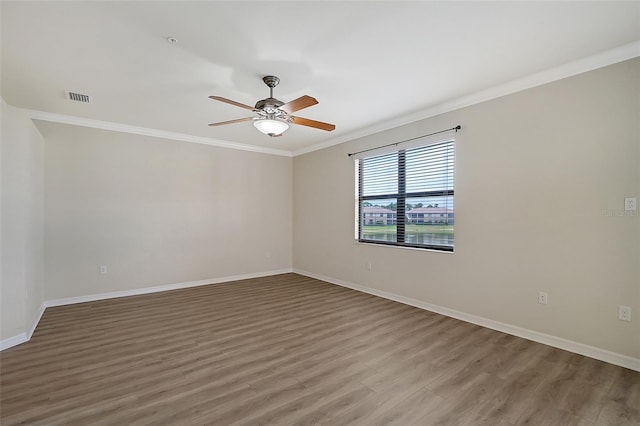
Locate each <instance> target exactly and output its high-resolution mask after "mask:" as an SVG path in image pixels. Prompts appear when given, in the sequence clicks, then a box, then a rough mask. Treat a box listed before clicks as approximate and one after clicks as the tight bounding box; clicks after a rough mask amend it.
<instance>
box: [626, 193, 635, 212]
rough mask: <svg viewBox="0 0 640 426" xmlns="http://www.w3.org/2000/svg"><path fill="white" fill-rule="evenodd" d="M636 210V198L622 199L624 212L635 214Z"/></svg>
mask: <svg viewBox="0 0 640 426" xmlns="http://www.w3.org/2000/svg"><path fill="white" fill-rule="evenodd" d="M636 209H637V200H636V197H627V198H625V199H624V211H626V212H635V211H636Z"/></svg>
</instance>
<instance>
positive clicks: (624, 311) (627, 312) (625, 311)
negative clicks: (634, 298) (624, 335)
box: [618, 305, 631, 321]
mask: <svg viewBox="0 0 640 426" xmlns="http://www.w3.org/2000/svg"><path fill="white" fill-rule="evenodd" d="M618 319H619V320H621V321H631V307H630V306H624V305H620V306H618Z"/></svg>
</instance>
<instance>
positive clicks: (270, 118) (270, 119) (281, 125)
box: [209, 75, 336, 137]
mask: <svg viewBox="0 0 640 426" xmlns="http://www.w3.org/2000/svg"><path fill="white" fill-rule="evenodd" d="M262 81H264V84H266V85H267V86H269V97H268V98H266V99H262V100H259V101H258V102H256V106H255V107H252V106H249V105H245V104H242V103H240V102H236V101H232V100H231V99H227V98H223V97H221V96H209V98H210V99H213V100H216V101H220V102H225V103H227V104H231V105H235V106H238V107H240V108H244V109H248V110H250V111H253V112H255V113H256V114H257V115H256V116H254V117H245V118H238V119H235V120H229V121H221V122H219V123H211V124H209V126H222V125H224V124H232V123H241V122H243V121H253V125H254V126H255V127H256V129H258V130H259V131H261V132H262V133H264V134H265V135H268V136H271V137H277V136H282V134H283V133H284V132H285V131H286V130H287V129H288V128H289V124H290V123H293V124H300V125H302V126H307V127H314V128H316V129H321V130H326V131H329V132H330V131H332V130H334V129H335V128H336V126H335V124H329V123H323V122H322V121H315V120H310V119H308V118H302V117H296V116H293V115H291V113H294V112H296V111H300V110H301V109H304V108H307V107H310V106H312V105H315V104H317V103H318V101H317V100H316V99H315V98H312V97H311V96H307V95H304V96H300V97H299V98H297V99H294V100H292V101H290V102H287V103H284V102H282V101H279V100H278V99H276V98H274V97H273V88H274V87H276V86H277V85H278V83H280V79H279V78H278V77H276V76H273V75H267V76H265V77H263V78H262Z"/></svg>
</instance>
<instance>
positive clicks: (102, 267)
mask: <svg viewBox="0 0 640 426" xmlns="http://www.w3.org/2000/svg"><path fill="white" fill-rule="evenodd" d="M106 273H107V265H102V266H100V275H106Z"/></svg>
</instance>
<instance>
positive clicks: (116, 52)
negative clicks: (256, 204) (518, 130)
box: [1, 1, 640, 152]
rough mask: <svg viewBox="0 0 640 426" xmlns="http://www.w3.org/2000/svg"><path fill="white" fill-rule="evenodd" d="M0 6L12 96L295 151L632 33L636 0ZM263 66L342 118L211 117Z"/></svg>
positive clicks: (33, 106) (253, 87)
mask: <svg viewBox="0 0 640 426" xmlns="http://www.w3.org/2000/svg"><path fill="white" fill-rule="evenodd" d="M1 14H2V16H1V18H2V28H1V31H2V33H1V35H2V57H1V59H2V62H1V66H2V68H1V71H2V74H1V83H2V97H3V98H4V100H5V101H6V102H7V103H9V104H11V105H14V106H17V107H22V108H26V109H30V110H36V111H43V112H46V113H55V114H64V115H69V116H73V117H79V118H82V119H93V120H101V121H104V122H110V123H117V124H124V125H131V126H139V127H143V128H149V129H156V130H160V131H165V132H176V133H180V134H184V135H190V136H194V137H199V138H209V139H212V140H218V141H227V142H232V143H238V144H244V145H254V146H256V147H260V148H259V149H265V148H266V149H273V148H275V149H279V150H284V151H291V152H300V151H301V150H303V151H304V150H308V149H310V147H312V146H318V145H319V144H320V145H327V144H332V143H337V142H340V141H344V140H348V139H349V138H350V137H353V136H355V135H362V134H366V133H367V132H368V131H373V130H374V129H380V128H382V127H384V124H385V123H397V122H399V121H398V120H400V121H402V119H403V117H412V118H413V119H415V118H416V117H421V115H420V114H421V113H422V112H424V111H430V110H433V108H434V107H436V106H438V105H442V104H447V103H451V102H454V101H455V100H456V99H461V98H463V97H465V96H467V97H468V96H469V95H472V94H475V93H478V92H481V91H486V90H487V89H489V88H492V87H496V86H500V85H505V84H506V83H508V82H512V81H514V80H518V79H523V78H525V77H527V76H530V75H532V74H536V73H541V72H543V71H545V70H549V69H552V68H555V67H560V66H562V65H564V64H567V63H571V62H574V61H578V60H581V59H583V58H586V57H591V56H593V55H597V54H601V53H602V52H607V51H610V50H612V49H615V48H619V47H620V46H623V45H627V44H629V43H634V42H637V41H638V40H640V2H637V1H635V2H633V1H632V2H588V3H585V2H477V1H476V2H435V1H434V2H417V1H413V2H399V1H386V2H382V1H380V2H371V1H370V2H355V1H342V2H338V1H322V2H310V1H295V2H294V1H289V2H276V1H259V2H247V1H234V2H213V1H199V2H166V1H154V2H151V1H137V2H131V1H130V2H127V1H119V2H115V1H112V2H56V1H47V2H26V1H21V2H9V1H2V3H1ZM169 36H172V37H175V38H177V39H178V43H177V44H170V43H168V42H167V41H166V38H167V37H169ZM639 54H640V52H639ZM267 74H273V75H277V76H279V77H280V79H281V83H280V85H279V86H278V87H276V89H275V93H274V96H275V97H277V98H278V99H280V100H282V101H284V102H287V101H289V100H292V99H294V98H297V97H298V96H301V95H304V94H308V95H311V96H313V97H315V98H316V99H318V101H319V104H318V105H315V106H313V107H310V108H308V109H304V110H302V111H299V112H297V113H296V115H299V116H301V117H306V118H311V119H314V120H320V121H326V122H330V123H334V124H336V130H335V131H333V132H330V133H329V132H324V131H322V130H317V129H312V128H306V127H303V126H295V125H293V126H292V127H291V129H290V130H289V131H287V132H286V133H285V134H284V136H283V137H281V138H274V139H271V138H269V137H267V136H264V135H262V134H261V133H259V132H258V131H257V130H256V129H255V128H254V127H253V126H252V125H251V123H249V122H244V123H239V124H231V125H228V126H223V127H215V128H214V127H208V126H207V124H208V123H212V122H216V121H224V120H230V119H235V118H241V117H246V116H249V115H251V112H250V111H246V110H244V109H241V108H237V107H234V106H232V105H227V104H224V103H219V102H215V101H212V100H210V99H208V96H209V95H219V96H223V97H226V98H230V99H233V100H236V101H239V102H242V103H245V104H249V105H253V104H255V102H256V101H257V100H258V99H263V98H265V97H267V96H268V93H269V92H268V88H267V87H266V86H265V85H264V83H263V82H262V80H261V77H262V76H264V75H267ZM65 90H71V91H77V92H80V93H86V94H89V95H91V96H92V98H93V101H92V103H91V104H88V105H87V104H81V103H76V102H71V101H68V100H66V98H65V93H64V92H65ZM80 121H81V120H80ZM454 124H456V123H454Z"/></svg>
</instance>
